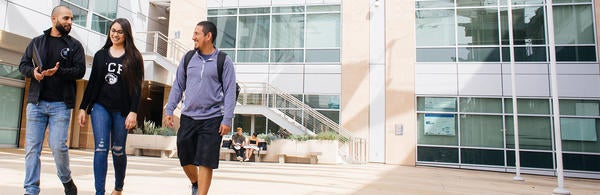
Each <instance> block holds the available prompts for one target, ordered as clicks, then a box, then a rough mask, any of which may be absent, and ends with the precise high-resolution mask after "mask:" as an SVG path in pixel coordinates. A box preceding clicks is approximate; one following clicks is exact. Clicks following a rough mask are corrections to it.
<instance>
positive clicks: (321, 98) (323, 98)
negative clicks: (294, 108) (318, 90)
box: [304, 95, 340, 109]
mask: <svg viewBox="0 0 600 195" xmlns="http://www.w3.org/2000/svg"><path fill="white" fill-rule="evenodd" d="M305 97H306V98H305V99H304V101H305V102H304V103H306V104H307V105H309V106H310V107H311V108H315V109H319V108H320V109H339V108H340V96H339V95H306V96H305Z"/></svg>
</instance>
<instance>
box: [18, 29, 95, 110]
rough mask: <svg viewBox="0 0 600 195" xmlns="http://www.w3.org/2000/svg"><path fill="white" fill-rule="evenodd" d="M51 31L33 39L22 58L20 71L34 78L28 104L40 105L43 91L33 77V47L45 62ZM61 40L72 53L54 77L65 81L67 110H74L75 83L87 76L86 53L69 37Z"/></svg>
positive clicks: (64, 89) (64, 90) (61, 63)
mask: <svg viewBox="0 0 600 195" xmlns="http://www.w3.org/2000/svg"><path fill="white" fill-rule="evenodd" d="M50 31H51V29H48V30H46V31H44V34H43V35H40V36H38V37H35V38H33V39H32V40H31V42H29V45H27V49H26V50H25V53H24V54H23V57H21V63H20V64H19V71H20V72H21V74H23V75H24V76H25V77H29V78H32V79H31V82H30V85H29V95H28V96H27V102H28V103H33V104H38V103H39V98H40V91H41V85H40V82H39V81H37V80H35V78H34V77H33V69H34V68H35V66H34V65H33V63H32V61H31V56H32V53H33V52H32V50H33V45H34V44H35V45H36V47H37V48H38V52H39V55H40V57H41V58H42V59H40V60H41V61H42V62H44V61H45V59H44V58H45V57H46V53H47V52H48V51H47V48H46V47H45V45H46V41H47V40H48V37H49V36H50ZM60 40H62V41H64V42H65V43H66V44H67V45H68V46H69V48H70V49H72V51H71V53H70V54H69V56H68V57H67V58H66V59H65V60H61V62H60V67H59V68H58V71H56V73H55V74H54V76H57V77H60V78H61V80H62V81H63V86H64V88H63V97H64V101H65V104H66V106H67V108H73V107H75V89H76V88H77V86H76V82H75V81H76V80H77V79H81V78H83V75H85V52H84V49H83V46H82V45H81V43H80V42H79V41H78V40H77V39H75V38H73V37H71V36H69V35H66V36H62V37H61V38H60ZM42 81H43V80H42Z"/></svg>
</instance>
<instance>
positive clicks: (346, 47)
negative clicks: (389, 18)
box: [341, 1, 369, 151]
mask: <svg viewBox="0 0 600 195" xmlns="http://www.w3.org/2000/svg"><path fill="white" fill-rule="evenodd" d="M368 50H369V1H344V2H343V3H342V79H341V80H342V90H341V91H342V99H341V112H342V113H341V122H342V126H343V127H344V128H346V129H348V130H349V131H351V132H353V133H354V135H356V136H359V137H362V138H365V139H367V140H368V136H369V52H368ZM368 150H369V149H367V151H368Z"/></svg>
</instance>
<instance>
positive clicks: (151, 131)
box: [144, 120, 175, 136]
mask: <svg viewBox="0 0 600 195" xmlns="http://www.w3.org/2000/svg"><path fill="white" fill-rule="evenodd" d="M144 130H145V131H144V134H146V135H162V136H174V135H175V131H173V129H171V128H168V127H161V126H156V124H155V123H154V122H153V121H148V120H144Z"/></svg>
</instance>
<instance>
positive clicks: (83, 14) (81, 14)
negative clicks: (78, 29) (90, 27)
mask: <svg viewBox="0 0 600 195" xmlns="http://www.w3.org/2000/svg"><path fill="white" fill-rule="evenodd" d="M85 2H86V3H87V1H85ZM60 4H61V5H64V6H67V7H69V8H70V9H71V11H72V12H73V23H74V24H77V25H80V26H83V27H85V26H86V25H87V14H88V12H87V10H85V9H81V8H79V7H77V6H74V5H72V4H70V3H67V2H65V1H61V2H60ZM86 7H87V4H86Z"/></svg>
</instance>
